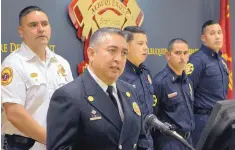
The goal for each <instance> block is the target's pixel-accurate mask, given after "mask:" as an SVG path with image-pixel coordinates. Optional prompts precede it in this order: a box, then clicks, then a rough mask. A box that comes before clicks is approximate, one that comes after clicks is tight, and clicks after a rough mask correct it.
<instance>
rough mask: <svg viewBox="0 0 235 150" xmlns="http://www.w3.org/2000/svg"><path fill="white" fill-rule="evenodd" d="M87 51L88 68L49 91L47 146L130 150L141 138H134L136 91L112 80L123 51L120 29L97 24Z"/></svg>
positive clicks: (121, 67) (122, 60)
mask: <svg viewBox="0 0 235 150" xmlns="http://www.w3.org/2000/svg"><path fill="white" fill-rule="evenodd" d="M87 53H88V58H89V66H88V69H87V70H86V71H85V72H84V73H83V74H82V75H81V76H79V77H78V78H77V79H75V80H74V81H73V82H70V83H71V84H67V85H66V86H64V87H62V88H60V89H58V90H57V91H56V92H55V93H54V94H53V96H52V99H51V103H50V106H49V110H48V116H47V121H48V122H47V123H48V124H47V125H48V126H47V129H48V131H47V136H48V138H47V149H48V150H72V149H73V150H117V149H119V150H136V149H137V147H138V145H140V146H141V145H142V144H141V143H142V141H144V140H141V139H140V138H139V137H140V132H141V129H142V122H141V117H142V115H141V112H140V109H139V106H138V104H137V102H135V101H136V100H137V95H136V93H135V91H134V88H133V87H132V86H131V85H129V84H128V83H126V82H124V81H120V80H118V78H119V76H120V75H121V74H122V72H123V70H124V67H125V63H126V56H127V53H128V50H127V42H126V39H125V37H124V34H123V31H122V30H120V29H118V28H111V27H110V28H108V27H106V28H100V29H98V30H97V31H96V32H94V33H93V35H92V36H91V38H90V42H89V48H88V49H87ZM141 133H144V132H141ZM141 137H142V136H141ZM139 149H141V150H142V147H141V148H140V147H138V150H139ZM143 149H147V148H143Z"/></svg>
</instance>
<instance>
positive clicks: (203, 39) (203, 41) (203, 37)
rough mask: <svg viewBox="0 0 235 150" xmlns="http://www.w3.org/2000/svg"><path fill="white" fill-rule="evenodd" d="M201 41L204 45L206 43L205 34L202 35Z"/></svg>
mask: <svg viewBox="0 0 235 150" xmlns="http://www.w3.org/2000/svg"><path fill="white" fill-rule="evenodd" d="M201 40H202V43H205V35H204V34H202V35H201Z"/></svg>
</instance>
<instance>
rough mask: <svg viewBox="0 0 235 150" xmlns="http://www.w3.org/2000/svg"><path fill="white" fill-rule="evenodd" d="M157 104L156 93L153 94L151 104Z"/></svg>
mask: <svg viewBox="0 0 235 150" xmlns="http://www.w3.org/2000/svg"><path fill="white" fill-rule="evenodd" d="M156 105H157V97H156V95H153V106H156Z"/></svg>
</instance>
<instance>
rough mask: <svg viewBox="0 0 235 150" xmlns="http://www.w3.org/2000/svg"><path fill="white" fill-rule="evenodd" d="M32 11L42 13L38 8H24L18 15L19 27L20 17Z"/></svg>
mask: <svg viewBox="0 0 235 150" xmlns="http://www.w3.org/2000/svg"><path fill="white" fill-rule="evenodd" d="M32 11H41V12H44V11H43V10H42V9H41V8H40V7H38V6H27V7H25V8H24V9H23V10H21V12H20V14H19V25H21V20H22V17H24V16H26V15H27V14H29V13H31V12H32ZM44 13H45V12H44Z"/></svg>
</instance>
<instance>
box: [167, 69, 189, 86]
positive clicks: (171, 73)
mask: <svg viewBox="0 0 235 150" xmlns="http://www.w3.org/2000/svg"><path fill="white" fill-rule="evenodd" d="M166 71H167V74H168V75H169V77H170V79H171V81H172V82H173V83H174V82H176V81H177V80H179V81H186V79H187V77H186V76H187V75H186V74H185V72H184V71H183V73H182V75H177V74H175V72H174V71H173V70H172V69H171V68H170V67H169V65H167V66H166Z"/></svg>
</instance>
